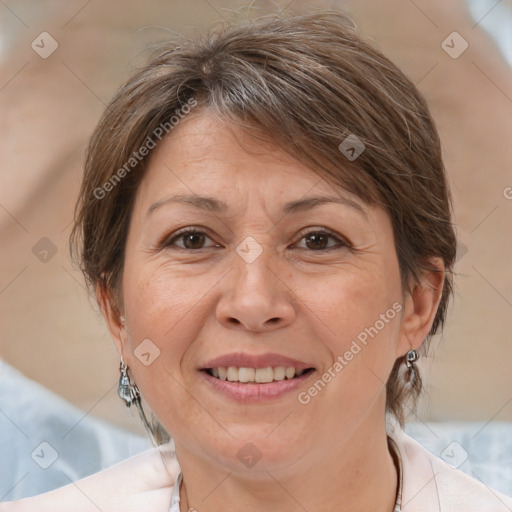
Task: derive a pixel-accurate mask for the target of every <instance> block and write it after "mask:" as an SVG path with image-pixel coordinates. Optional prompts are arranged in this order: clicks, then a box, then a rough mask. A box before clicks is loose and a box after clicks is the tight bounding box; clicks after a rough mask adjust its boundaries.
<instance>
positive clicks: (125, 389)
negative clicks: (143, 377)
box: [117, 357, 140, 407]
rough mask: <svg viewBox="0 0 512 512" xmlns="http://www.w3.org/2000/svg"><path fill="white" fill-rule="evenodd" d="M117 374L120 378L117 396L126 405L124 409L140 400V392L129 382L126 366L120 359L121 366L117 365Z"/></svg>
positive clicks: (135, 385)
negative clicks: (118, 373)
mask: <svg viewBox="0 0 512 512" xmlns="http://www.w3.org/2000/svg"><path fill="white" fill-rule="evenodd" d="M119 372H120V373H121V376H120V377H119V386H118V388H117V394H118V395H119V398H121V400H123V402H124V403H125V404H126V407H131V406H132V404H133V403H135V401H136V400H137V399H138V398H140V391H139V388H138V387H137V384H135V383H134V382H132V381H131V380H130V377H129V376H128V366H127V365H126V363H125V362H124V361H123V358H122V357H121V364H120V365H119Z"/></svg>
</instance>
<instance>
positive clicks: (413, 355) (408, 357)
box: [405, 348, 420, 368]
mask: <svg viewBox="0 0 512 512" xmlns="http://www.w3.org/2000/svg"><path fill="white" fill-rule="evenodd" d="M419 358H420V355H419V354H418V352H417V351H416V350H414V349H413V348H411V350H409V352H407V354H405V364H406V365H407V368H414V365H415V364H416V362H417V361H418V359H419Z"/></svg>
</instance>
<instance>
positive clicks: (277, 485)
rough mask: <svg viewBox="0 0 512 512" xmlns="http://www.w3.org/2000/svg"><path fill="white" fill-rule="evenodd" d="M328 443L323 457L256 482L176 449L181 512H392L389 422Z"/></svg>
mask: <svg viewBox="0 0 512 512" xmlns="http://www.w3.org/2000/svg"><path fill="white" fill-rule="evenodd" d="M322 439H325V438H323V437H322ZM331 439H334V438H331ZM328 444H329V446H322V447H321V448H319V450H318V453H319V454H320V456H318V457H316V458H315V457H314V456H311V455H309V454H305V456H304V459H301V460H300V461H298V462H297V463H296V464H295V463H294V464H291V465H290V466H287V467H286V469H285V470H274V469H272V468H266V469H264V470H263V471H260V473H259V478H258V479H254V478H249V477H247V476H246V475H240V474H237V473H236V472H234V471H233V470H232V469H229V470H226V468H223V469H221V470H219V467H217V466H214V465H211V464H209V463H207V462H205V460H204V459H199V458H197V457H196V455H194V454H193V453H192V452H190V451H187V450H186V449H185V448H184V447H183V446H181V445H178V444H176V452H177V455H178V459H179V461H180V466H181V470H182V473H183V484H182V488H181V493H180V496H181V512H186V511H188V510H190V509H196V510H203V509H205V510H208V511H209V512H221V511H222V512H235V511H238V510H244V511H247V512H257V511H258V512H259V511H261V510H265V511H268V512H297V511H298V510H315V511H316V512H332V511H335V510H336V511H339V510H350V511H352V512H363V511H364V512H392V511H393V507H394V505H395V499H396V490H397V474H396V468H395V464H394V461H393V457H392V456H391V454H390V452H389V448H388V442H387V436H386V429H385V422H384V421H382V425H380V426H379V428H378V429H376V428H375V424H373V425H372V428H371V430H368V428H365V425H358V426H357V428H355V429H354V434H353V435H352V436H350V438H348V439H344V440H342V441H340V440H339V439H338V440H336V441H333V442H332V443H328ZM335 447H337V448H338V449H336V450H335V449H334V448H335ZM306 459H307V460H306ZM299 468H300V469H299Z"/></svg>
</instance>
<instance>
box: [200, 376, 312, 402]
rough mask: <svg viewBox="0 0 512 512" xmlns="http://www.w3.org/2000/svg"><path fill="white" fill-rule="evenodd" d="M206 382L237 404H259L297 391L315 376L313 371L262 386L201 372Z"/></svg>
mask: <svg viewBox="0 0 512 512" xmlns="http://www.w3.org/2000/svg"><path fill="white" fill-rule="evenodd" d="M201 373H202V374H203V376H204V379H205V380H206V382H208V383H210V384H211V385H212V386H213V388H214V389H215V391H218V392H219V393H222V394H223V395H226V396H228V397H230V398H233V399H235V400H238V401H239V402H259V401H263V400H272V399H275V398H280V397H282V396H284V395H286V394H288V393H291V392H293V391H297V389H298V388H300V387H301V386H302V385H303V384H304V382H305V381H306V380H308V379H309V378H310V377H311V376H312V375H314V374H315V370H313V371H309V372H307V373H304V374H302V375H301V376H299V377H295V378H293V379H285V380H276V381H273V382H267V383H263V384H255V383H243V382H231V381H229V380H221V379H217V378H216V377H213V376H211V375H210V374H208V373H206V372H205V371H201Z"/></svg>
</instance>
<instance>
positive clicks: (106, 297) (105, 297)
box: [96, 279, 126, 357]
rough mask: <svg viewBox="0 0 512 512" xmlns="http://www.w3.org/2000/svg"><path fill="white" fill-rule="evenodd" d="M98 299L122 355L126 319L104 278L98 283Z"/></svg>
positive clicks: (118, 351)
mask: <svg viewBox="0 0 512 512" xmlns="http://www.w3.org/2000/svg"><path fill="white" fill-rule="evenodd" d="M96 300H97V301H98V305H99V306H100V309H101V312H102V313H103V317H104V318H105V321H106V322H107V326H108V330H109V331H110V335H111V336H112V340H113V341H114V345H115V347H116V350H117V353H118V354H119V357H121V355H122V354H123V352H124V350H123V347H124V345H125V342H126V328H125V325H124V319H123V317H122V316H121V315H122V313H120V312H119V310H118V308H117V306H116V304H115V301H114V298H113V296H112V292H111V291H110V290H109V289H108V288H107V286H106V284H105V281H104V280H103V279H100V280H99V281H98V284H97V285H96Z"/></svg>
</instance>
